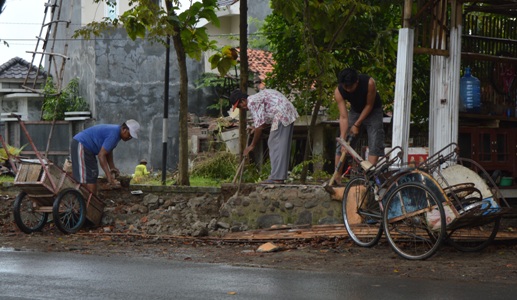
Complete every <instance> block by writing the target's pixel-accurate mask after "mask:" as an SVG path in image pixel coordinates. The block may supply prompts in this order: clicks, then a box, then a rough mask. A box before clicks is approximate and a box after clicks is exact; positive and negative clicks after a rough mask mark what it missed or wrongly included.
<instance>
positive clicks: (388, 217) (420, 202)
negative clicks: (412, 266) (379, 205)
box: [383, 182, 446, 260]
mask: <svg viewBox="0 0 517 300" xmlns="http://www.w3.org/2000/svg"><path fill="white" fill-rule="evenodd" d="M383 226H384V232H385V233H386V238H387V239H388V242H389V243H390V245H391V247H392V249H393V250H394V251H395V252H396V253H397V254H398V255H400V256H401V257H403V258H406V259H410V260H423V259H427V258H429V257H431V256H432V255H433V254H435V252H436V251H437V250H438V248H439V247H440V245H441V243H442V241H443V239H444V237H445V234H446V228H445V226H446V223H445V212H444V209H443V205H442V202H441V201H438V198H437V196H436V195H435V194H434V193H433V192H432V191H431V189H430V188H428V187H427V186H425V185H424V184H422V183H419V182H408V183H404V184H402V185H400V186H398V187H397V188H396V189H395V190H394V191H393V192H392V193H391V194H390V196H389V197H388V199H387V201H386V205H385V207H384V217H383Z"/></svg>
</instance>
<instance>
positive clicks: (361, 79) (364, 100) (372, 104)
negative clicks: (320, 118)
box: [334, 68, 384, 183]
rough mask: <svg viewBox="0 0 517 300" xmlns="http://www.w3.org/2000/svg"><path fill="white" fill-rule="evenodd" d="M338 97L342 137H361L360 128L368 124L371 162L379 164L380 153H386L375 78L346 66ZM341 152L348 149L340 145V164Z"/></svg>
mask: <svg viewBox="0 0 517 300" xmlns="http://www.w3.org/2000/svg"><path fill="white" fill-rule="evenodd" d="M334 98H335V100H336V102H337V106H338V108H339V132H340V133H339V136H340V137H341V138H342V139H346V136H347V134H348V133H350V134H351V135H353V136H357V135H358V134H359V129H361V127H364V129H365V130H366V133H367V135H368V149H369V152H368V161H369V162H370V163H372V164H375V163H376V162H377V160H378V159H379V156H382V155H384V128H383V123H382V119H383V112H382V101H381V97H380V96H379V93H378V92H377V87H376V85H375V80H374V79H373V78H372V77H370V76H368V75H364V74H358V73H357V71H356V70H354V69H351V68H347V69H344V70H343V71H341V72H340V73H339V75H338V86H337V87H336V89H335V91H334ZM347 101H348V102H349V103H350V111H348V110H347V105H346V102H347ZM354 141H355V142H356V141H357V139H354V140H353V142H354ZM353 142H352V143H353ZM352 146H355V145H352ZM341 151H345V149H344V148H343V147H341V145H339V144H338V145H337V149H336V166H337V165H338V162H339V159H340V157H341ZM337 182H338V183H339V181H337Z"/></svg>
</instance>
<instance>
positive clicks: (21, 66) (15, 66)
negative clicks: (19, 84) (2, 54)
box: [0, 57, 47, 79]
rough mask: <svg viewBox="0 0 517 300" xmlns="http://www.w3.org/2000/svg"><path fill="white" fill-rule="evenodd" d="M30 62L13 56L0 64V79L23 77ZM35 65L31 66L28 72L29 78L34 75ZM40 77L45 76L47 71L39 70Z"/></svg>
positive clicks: (32, 77)
mask: <svg viewBox="0 0 517 300" xmlns="http://www.w3.org/2000/svg"><path fill="white" fill-rule="evenodd" d="M29 66H30V63H29V62H27V61H26V60H24V59H23V58H20V57H15V58H12V59H10V60H9V61H7V62H6V63H4V64H2V65H0V79H25V77H26V76H27V72H28V71H29ZM36 69H37V67H36V66H34V65H33V66H32V68H31V72H30V76H29V78H30V79H34V78H35V77H36ZM39 77H40V79H45V78H46V77H47V72H45V71H43V70H40V72H39Z"/></svg>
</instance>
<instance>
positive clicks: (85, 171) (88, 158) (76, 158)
mask: <svg viewBox="0 0 517 300" xmlns="http://www.w3.org/2000/svg"><path fill="white" fill-rule="evenodd" d="M70 158H71V159H72V171H73V175H74V179H75V180H76V181H77V182H79V183H97V177H99V165H98V164H97V157H96V156H95V154H93V153H92V152H91V151H90V150H88V149H86V148H85V147H84V146H83V145H82V144H81V143H79V142H78V141H76V140H72V144H71V145H70Z"/></svg>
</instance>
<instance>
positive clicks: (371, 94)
mask: <svg viewBox="0 0 517 300" xmlns="http://www.w3.org/2000/svg"><path fill="white" fill-rule="evenodd" d="M376 95H377V87H376V85H375V80H374V79H373V78H372V77H370V80H368V94H367V95H366V106H365V107H364V108H363V111H362V112H361V115H359V118H358V119H357V121H355V124H356V125H357V127H359V126H361V124H362V123H363V121H364V119H366V118H367V117H368V115H370V112H371V111H372V109H373V105H374V104H375V96H376Z"/></svg>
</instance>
